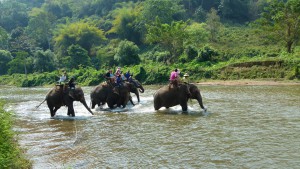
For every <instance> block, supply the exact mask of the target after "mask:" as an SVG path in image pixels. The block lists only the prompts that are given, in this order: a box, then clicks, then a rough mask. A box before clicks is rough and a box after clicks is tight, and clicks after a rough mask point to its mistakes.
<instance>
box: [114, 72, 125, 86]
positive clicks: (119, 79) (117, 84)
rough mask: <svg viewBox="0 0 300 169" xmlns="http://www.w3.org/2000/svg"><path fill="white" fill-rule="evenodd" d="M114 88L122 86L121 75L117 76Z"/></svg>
mask: <svg viewBox="0 0 300 169" xmlns="http://www.w3.org/2000/svg"><path fill="white" fill-rule="evenodd" d="M116 86H117V87H121V86H123V80H122V76H121V74H119V75H118V76H117V77H116Z"/></svg>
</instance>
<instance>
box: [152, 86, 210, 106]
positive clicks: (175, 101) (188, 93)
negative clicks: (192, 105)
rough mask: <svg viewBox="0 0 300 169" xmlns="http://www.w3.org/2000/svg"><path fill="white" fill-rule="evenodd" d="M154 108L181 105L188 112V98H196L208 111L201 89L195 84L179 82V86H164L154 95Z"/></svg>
mask: <svg viewBox="0 0 300 169" xmlns="http://www.w3.org/2000/svg"><path fill="white" fill-rule="evenodd" d="M153 97H154V109H155V110H159V109H160V108H161V107H166V108H169V107H173V106H176V105H180V106H181V108H182V111H184V112H186V111H187V109H188V105H187V102H188V99H196V100H197V101H198V103H199V105H200V107H201V108H202V109H204V110H205V111H206V108H205V107H204V106H203V103H202V97H201V94H200V90H199V89H198V87H197V86H196V85H194V84H179V85H178V86H177V88H169V86H163V87H162V88H160V89H158V91H157V92H156V93H155V94H154V95H153Z"/></svg>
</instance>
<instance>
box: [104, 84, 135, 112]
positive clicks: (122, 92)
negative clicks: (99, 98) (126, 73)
mask: <svg viewBox="0 0 300 169" xmlns="http://www.w3.org/2000/svg"><path fill="white" fill-rule="evenodd" d="M132 88H135V87H134V85H133V84H131V83H124V84H123V85H122V86H119V87H115V88H114V89H113V93H111V94H109V95H108V97H107V105H108V107H109V108H111V109H112V108H114V107H115V106H117V107H123V108H125V107H126V105H127V103H128V101H130V102H131V104H132V105H134V103H133V101H132V98H131V96H130V91H131V90H132Z"/></svg>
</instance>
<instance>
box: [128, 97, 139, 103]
mask: <svg viewBox="0 0 300 169" xmlns="http://www.w3.org/2000/svg"><path fill="white" fill-rule="evenodd" d="M129 101H130V103H131V104H132V105H134V103H133V101H132V97H131V96H129ZM138 102H140V101H138Z"/></svg>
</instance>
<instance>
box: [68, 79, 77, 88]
mask: <svg viewBox="0 0 300 169" xmlns="http://www.w3.org/2000/svg"><path fill="white" fill-rule="evenodd" d="M68 85H69V88H70V89H75V81H74V80H70V81H69V83H68Z"/></svg>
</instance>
